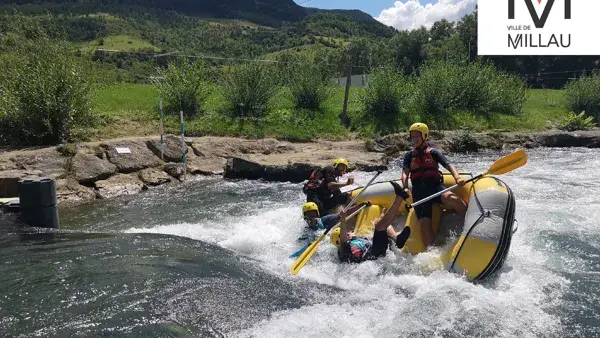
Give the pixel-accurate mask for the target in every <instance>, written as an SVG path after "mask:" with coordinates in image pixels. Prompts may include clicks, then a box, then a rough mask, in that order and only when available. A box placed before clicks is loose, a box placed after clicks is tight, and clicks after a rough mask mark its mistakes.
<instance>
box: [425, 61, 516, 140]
mask: <svg viewBox="0 0 600 338" xmlns="http://www.w3.org/2000/svg"><path fill="white" fill-rule="evenodd" d="M416 93H417V96H416V104H417V106H418V107H419V110H420V111H421V112H423V113H424V115H425V117H426V118H427V119H428V120H430V121H431V124H432V125H433V126H434V127H436V128H440V129H441V128H444V127H453V126H452V125H449V124H451V123H452V122H451V121H452V119H450V113H451V112H456V111H469V112H473V113H475V114H477V115H484V116H486V117H489V116H491V114H492V113H500V114H507V115H516V114H519V113H520V112H521V109H522V107H523V104H524V102H525V99H526V88H525V85H524V83H523V82H522V81H521V80H520V79H519V78H517V77H516V76H512V75H508V74H504V73H502V72H500V71H499V70H497V69H495V68H494V67H493V66H491V65H489V64H487V65H484V64H480V63H474V64H455V63H446V62H441V61H440V62H433V63H431V64H429V65H426V66H424V67H423V68H422V69H421V76H420V78H419V80H418V82H417V91H416Z"/></svg>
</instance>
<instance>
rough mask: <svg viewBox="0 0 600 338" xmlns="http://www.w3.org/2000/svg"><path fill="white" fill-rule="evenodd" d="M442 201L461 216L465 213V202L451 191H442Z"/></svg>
mask: <svg viewBox="0 0 600 338" xmlns="http://www.w3.org/2000/svg"><path fill="white" fill-rule="evenodd" d="M442 203H444V205H446V206H448V207H449V208H450V209H452V210H454V211H456V212H457V213H458V214H459V215H461V216H464V215H465V214H466V213H467V204H466V203H465V201H463V200H462V199H461V198H460V197H458V195H456V194H455V193H453V192H450V191H447V192H445V193H443V194H442Z"/></svg>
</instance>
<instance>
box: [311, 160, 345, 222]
mask: <svg viewBox="0 0 600 338" xmlns="http://www.w3.org/2000/svg"><path fill="white" fill-rule="evenodd" d="M348 166H349V163H348V160H346V159H343V158H337V159H335V160H333V163H332V165H329V166H325V167H323V168H321V169H317V170H315V171H313V172H312V173H311V174H310V177H309V178H308V181H307V182H306V184H304V187H303V188H302V191H303V192H304V193H305V194H306V201H307V202H313V203H315V204H316V205H317V207H318V208H319V214H321V215H326V214H327V212H329V211H330V210H332V209H335V208H337V207H338V206H340V205H343V204H347V203H349V202H350V195H349V194H348V193H342V192H341V190H340V188H342V187H345V186H348V185H351V184H354V178H352V177H349V178H348V180H347V181H346V182H338V180H339V177H341V176H343V175H344V174H345V173H346V172H347V171H348Z"/></svg>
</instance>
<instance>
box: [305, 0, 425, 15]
mask: <svg viewBox="0 0 600 338" xmlns="http://www.w3.org/2000/svg"><path fill="white" fill-rule="evenodd" d="M294 1H295V2H296V3H297V4H301V3H302V2H304V1H307V0H294ZM432 1H433V0H423V1H421V3H423V4H424V3H430V2H432ZM302 6H305V7H316V8H322V9H360V10H361V11H363V12H365V13H367V14H370V15H371V16H372V17H377V16H379V14H380V13H381V11H382V10H384V9H387V8H390V7H394V1H393V0H311V1H308V2H307V3H305V4H303V5H302Z"/></svg>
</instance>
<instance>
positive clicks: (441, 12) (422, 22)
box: [376, 0, 500, 30]
mask: <svg viewBox="0 0 600 338" xmlns="http://www.w3.org/2000/svg"><path fill="white" fill-rule="evenodd" d="M497 1H500V0H497ZM476 4H477V0H434V3H431V4H426V5H421V3H420V2H419V0H406V1H396V2H395V3H394V7H392V8H388V9H384V10H383V11H382V12H381V14H379V16H378V17H377V18H376V19H377V20H378V21H380V22H382V23H384V24H386V25H388V26H393V27H395V28H396V29H399V30H405V29H417V28H420V27H421V26H425V27H427V28H430V27H431V26H432V25H433V23H434V22H436V21H438V20H441V19H446V20H449V21H458V20H460V18H462V17H463V16H465V15H466V14H469V13H471V12H473V11H474V10H475V5H476Z"/></svg>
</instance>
